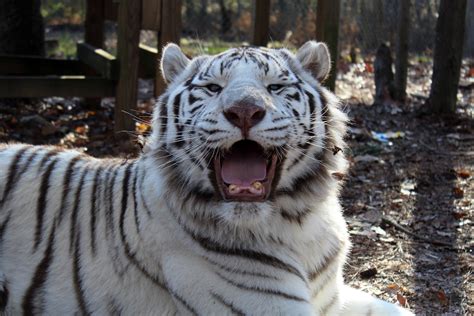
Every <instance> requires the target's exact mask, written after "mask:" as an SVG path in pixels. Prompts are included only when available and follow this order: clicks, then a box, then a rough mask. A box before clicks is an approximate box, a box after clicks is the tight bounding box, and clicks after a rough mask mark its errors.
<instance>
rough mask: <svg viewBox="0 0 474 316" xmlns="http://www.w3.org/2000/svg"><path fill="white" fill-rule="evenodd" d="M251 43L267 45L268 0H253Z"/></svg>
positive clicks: (268, 26)
mask: <svg viewBox="0 0 474 316" xmlns="http://www.w3.org/2000/svg"><path fill="white" fill-rule="evenodd" d="M252 24H253V34H252V44H253V45H257V46H267V43H268V40H269V38H270V31H269V30H270V0H254V1H253V21H252Z"/></svg>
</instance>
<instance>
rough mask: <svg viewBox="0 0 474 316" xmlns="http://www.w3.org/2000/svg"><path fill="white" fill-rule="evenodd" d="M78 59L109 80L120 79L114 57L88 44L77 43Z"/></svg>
mask: <svg viewBox="0 0 474 316" xmlns="http://www.w3.org/2000/svg"><path fill="white" fill-rule="evenodd" d="M77 58H79V60H80V61H82V62H83V63H85V64H87V65H89V66H90V67H92V68H93V69H95V71H97V72H98V73H99V74H101V75H102V76H104V77H105V78H107V79H117V78H118V62H117V60H116V58H115V56H114V55H112V54H110V53H108V52H107V51H105V50H103V49H100V48H96V47H94V46H92V45H89V44H87V43H77Z"/></svg>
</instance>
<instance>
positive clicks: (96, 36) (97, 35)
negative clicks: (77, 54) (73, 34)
mask: <svg viewBox="0 0 474 316" xmlns="http://www.w3.org/2000/svg"><path fill="white" fill-rule="evenodd" d="M104 9H105V7H104V0H87V1H86V20H85V22H84V28H85V34H84V39H85V41H86V43H88V44H90V45H93V46H95V47H98V48H103V46H104V19H105V16H104Z"/></svg>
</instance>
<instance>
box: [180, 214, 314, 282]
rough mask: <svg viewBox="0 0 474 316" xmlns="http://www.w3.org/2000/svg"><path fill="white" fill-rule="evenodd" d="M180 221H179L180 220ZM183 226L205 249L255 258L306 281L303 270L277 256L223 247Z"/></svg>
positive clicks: (250, 258)
mask: <svg viewBox="0 0 474 316" xmlns="http://www.w3.org/2000/svg"><path fill="white" fill-rule="evenodd" d="M178 222H179V221H178ZM179 224H180V225H181V227H182V228H183V229H184V230H185V231H186V232H187V233H188V234H189V235H191V237H192V238H193V239H194V240H195V241H196V242H197V243H199V245H201V247H203V248H204V249H206V250H208V251H212V252H215V253H218V254H223V255H227V256H236V257H242V258H245V259H248V260H254V261H258V262H260V263H262V264H265V265H269V266H272V267H274V268H277V269H280V270H284V271H287V272H289V273H291V274H294V275H296V276H297V277H299V278H300V279H301V280H303V282H305V283H306V279H305V277H304V276H303V275H302V274H301V272H300V271H299V270H298V269H296V268H295V267H293V266H292V265H290V264H288V263H285V262H283V261H281V260H280V259H278V258H277V257H274V256H271V255H268V254H265V253H262V252H257V251H254V250H247V249H241V248H226V247H223V246H221V245H219V244H217V243H215V242H213V241H212V240H211V239H210V238H207V237H203V236H199V235H197V234H195V233H193V232H191V231H190V230H189V229H188V228H187V227H185V226H184V225H183V224H182V223H181V222H179Z"/></svg>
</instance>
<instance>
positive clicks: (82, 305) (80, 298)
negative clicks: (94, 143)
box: [72, 172, 90, 315]
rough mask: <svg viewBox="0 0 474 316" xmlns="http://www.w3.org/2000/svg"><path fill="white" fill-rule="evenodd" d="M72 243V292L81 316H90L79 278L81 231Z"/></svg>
mask: <svg viewBox="0 0 474 316" xmlns="http://www.w3.org/2000/svg"><path fill="white" fill-rule="evenodd" d="M85 173H86V172H84V174H85ZM74 238H75V242H74V244H75V245H74V260H73V261H72V265H73V275H72V277H73V282H74V292H75V293H76V299H77V303H78V305H79V309H80V311H81V314H82V315H90V312H89V311H88V307H87V303H86V299H85V293H84V289H83V286H82V278H81V273H80V269H81V266H82V265H81V248H80V247H81V231H80V230H78V231H77V234H76V236H75V237H74Z"/></svg>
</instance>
